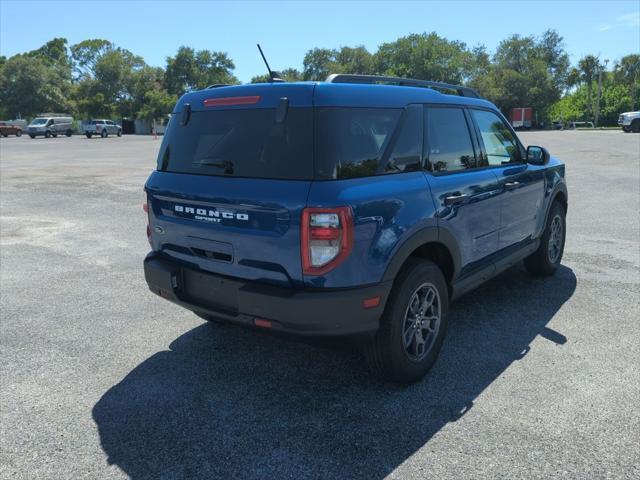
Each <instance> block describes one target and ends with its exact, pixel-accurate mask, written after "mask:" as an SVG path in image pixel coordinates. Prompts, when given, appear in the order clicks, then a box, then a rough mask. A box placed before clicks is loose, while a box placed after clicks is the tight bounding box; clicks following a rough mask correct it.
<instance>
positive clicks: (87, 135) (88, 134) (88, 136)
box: [85, 133, 93, 138]
mask: <svg viewBox="0 0 640 480" xmlns="http://www.w3.org/2000/svg"><path fill="white" fill-rule="evenodd" d="M85 135H86V137H87V138H91V137H92V136H93V135H91V134H90V133H85Z"/></svg>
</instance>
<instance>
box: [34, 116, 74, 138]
mask: <svg viewBox="0 0 640 480" xmlns="http://www.w3.org/2000/svg"><path fill="white" fill-rule="evenodd" d="M27 132H28V133H29V136H30V137H31V138H36V137H37V136H40V135H42V136H43V137H45V138H50V137H54V138H55V137H57V136H58V135H66V136H67V137H70V136H71V135H73V118H72V117H71V116H69V115H65V114H58V113H43V114H40V115H38V116H37V117H36V118H34V119H33V121H32V122H31V123H30V124H29V126H28V127H27Z"/></svg>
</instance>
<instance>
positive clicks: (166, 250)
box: [147, 172, 310, 286]
mask: <svg viewBox="0 0 640 480" xmlns="http://www.w3.org/2000/svg"><path fill="white" fill-rule="evenodd" d="M309 186H310V182H309V181H289V180H287V181H284V180H266V179H248V178H226V177H213V176H206V175H185V174H176V173H166V172H154V173H153V174H152V175H151V177H150V178H149V180H148V182H147V195H148V200H149V206H150V208H149V221H150V226H151V232H152V246H153V249H154V250H156V251H161V252H163V254H165V255H167V256H170V257H172V258H175V259H176V260H179V261H182V262H186V263H188V264H191V265H193V266H196V267H197V268H199V269H201V270H206V271H210V272H215V273H220V274H223V275H228V276H231V277H237V278H242V279H247V280H257V281H267V282H270V283H277V284H281V285H286V286H295V285H297V284H299V283H301V282H302V270H301V269H302V267H301V260H300V253H299V252H300V217H301V212H302V209H303V208H304V206H305V203H306V199H307V194H308V192H309Z"/></svg>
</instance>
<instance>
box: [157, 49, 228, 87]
mask: <svg viewBox="0 0 640 480" xmlns="http://www.w3.org/2000/svg"><path fill="white" fill-rule="evenodd" d="M234 68H235V65H234V64H233V61H232V60H231V59H230V58H229V57H228V56H227V54H226V53H223V52H213V51H209V50H198V51H197V52H196V51H195V50H194V49H193V48H189V47H180V48H179V49H178V53H177V54H176V55H175V56H174V57H167V68H166V72H165V84H166V87H167V90H168V91H169V93H172V94H174V95H177V96H181V95H183V94H184V93H185V92H188V91H189V90H197V89H202V88H206V87H208V86H209V85H213V84H216V83H227V84H235V83H238V80H237V79H236V77H234V76H233V74H232V70H233V69H234Z"/></svg>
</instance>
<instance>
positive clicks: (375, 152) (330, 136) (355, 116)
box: [315, 107, 402, 179]
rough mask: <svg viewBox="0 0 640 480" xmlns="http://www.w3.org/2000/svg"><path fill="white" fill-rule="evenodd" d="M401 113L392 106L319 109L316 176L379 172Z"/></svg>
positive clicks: (369, 174) (324, 177)
mask: <svg viewBox="0 0 640 480" xmlns="http://www.w3.org/2000/svg"><path fill="white" fill-rule="evenodd" d="M401 112H402V110H401V109H391V108H342V107H326V108H318V109H317V117H316V119H317V122H316V125H317V127H316V162H315V170H316V172H315V176H316V178H318V179H341V178H358V177H367V176H371V175H376V174H377V173H378V171H379V165H380V160H381V156H382V154H383V152H384V151H385V148H386V146H387V144H388V143H389V140H390V139H391V135H392V134H393V131H394V130H395V128H396V124H397V123H398V119H399V118H400V113H401Z"/></svg>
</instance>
